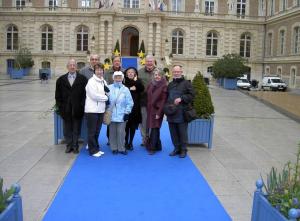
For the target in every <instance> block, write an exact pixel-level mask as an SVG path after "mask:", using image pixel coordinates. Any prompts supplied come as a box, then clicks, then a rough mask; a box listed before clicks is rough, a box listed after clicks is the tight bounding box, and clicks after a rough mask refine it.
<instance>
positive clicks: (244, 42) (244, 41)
mask: <svg viewBox="0 0 300 221" xmlns="http://www.w3.org/2000/svg"><path fill="white" fill-rule="evenodd" d="M250 50H251V37H250V34H242V35H241V40H240V55H241V56H242V57H246V58H249V57H250Z"/></svg>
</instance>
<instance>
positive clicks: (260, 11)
mask: <svg viewBox="0 0 300 221" xmlns="http://www.w3.org/2000/svg"><path fill="white" fill-rule="evenodd" d="M258 4H259V9H258V15H259V16H264V15H265V0H259V3H258Z"/></svg>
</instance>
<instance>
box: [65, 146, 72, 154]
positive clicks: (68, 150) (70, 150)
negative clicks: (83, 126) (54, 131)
mask: <svg viewBox="0 0 300 221" xmlns="http://www.w3.org/2000/svg"><path fill="white" fill-rule="evenodd" d="M72 151H73V148H72V147H71V146H67V148H66V150H65V153H71V152H72Z"/></svg>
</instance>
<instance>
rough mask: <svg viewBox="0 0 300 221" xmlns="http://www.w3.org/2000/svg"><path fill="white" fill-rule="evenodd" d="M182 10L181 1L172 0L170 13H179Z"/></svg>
mask: <svg viewBox="0 0 300 221" xmlns="http://www.w3.org/2000/svg"><path fill="white" fill-rule="evenodd" d="M181 9H182V0H172V11H175V12H179V11H181Z"/></svg>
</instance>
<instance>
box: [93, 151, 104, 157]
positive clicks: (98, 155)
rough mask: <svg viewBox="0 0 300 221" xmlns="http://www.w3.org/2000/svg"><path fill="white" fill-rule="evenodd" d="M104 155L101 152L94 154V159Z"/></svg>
mask: <svg viewBox="0 0 300 221" xmlns="http://www.w3.org/2000/svg"><path fill="white" fill-rule="evenodd" d="M101 155H102V154H101V153H100V151H98V152H97V153H94V154H93V157H100V156H101Z"/></svg>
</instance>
